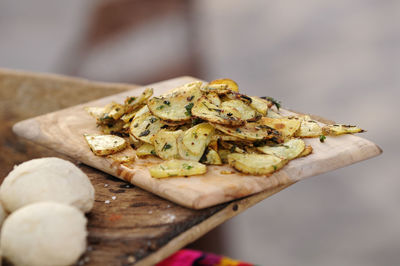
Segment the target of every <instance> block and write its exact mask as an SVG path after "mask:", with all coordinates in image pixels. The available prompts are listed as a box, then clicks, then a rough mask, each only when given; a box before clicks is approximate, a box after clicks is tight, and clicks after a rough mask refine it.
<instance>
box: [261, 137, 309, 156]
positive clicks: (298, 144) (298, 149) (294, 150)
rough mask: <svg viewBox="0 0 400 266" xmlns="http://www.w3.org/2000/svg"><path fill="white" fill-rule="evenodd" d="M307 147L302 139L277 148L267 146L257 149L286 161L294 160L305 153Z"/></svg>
mask: <svg viewBox="0 0 400 266" xmlns="http://www.w3.org/2000/svg"><path fill="white" fill-rule="evenodd" d="M305 146H306V144H305V143H304V141H303V140H302V139H290V140H288V141H285V142H284V143H282V144H278V145H275V146H267V145H266V146H261V147H257V150H259V151H260V152H262V153H265V154H270V155H275V156H277V157H279V158H282V159H285V160H292V159H294V158H296V157H298V156H299V155H300V154H301V153H302V152H303V151H304V148H305Z"/></svg>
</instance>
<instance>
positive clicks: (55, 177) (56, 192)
mask: <svg viewBox="0 0 400 266" xmlns="http://www.w3.org/2000/svg"><path fill="white" fill-rule="evenodd" d="M0 199H1V201H2V203H3V206H4V208H5V209H6V210H7V211H9V212H13V211H15V210H16V209H18V208H21V207H23V206H25V205H27V204H30V203H34V202H39V201H56V202H61V203H66V204H71V205H73V206H75V207H77V208H79V209H81V210H82V211H83V212H88V211H90V210H91V209H92V207H93V202H94V188H93V186H92V184H91V183H90V180H89V178H88V177H87V175H86V174H85V173H84V172H82V171H81V170H80V169H79V168H78V167H76V166H75V165H74V164H73V163H71V162H69V161H66V160H62V159H59V158H41V159H34V160H30V161H27V162H24V163H22V164H20V165H18V166H16V167H14V169H13V170H12V171H11V172H10V173H9V174H8V176H7V177H6V178H5V179H4V181H3V184H2V185H1V187H0Z"/></svg>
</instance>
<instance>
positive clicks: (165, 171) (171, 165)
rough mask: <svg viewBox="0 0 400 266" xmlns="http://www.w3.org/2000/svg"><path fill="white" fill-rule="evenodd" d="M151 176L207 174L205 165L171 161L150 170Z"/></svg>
mask: <svg viewBox="0 0 400 266" xmlns="http://www.w3.org/2000/svg"><path fill="white" fill-rule="evenodd" d="M149 171H150V174H151V176H152V177H155V178H165V177H175V176H192V175H201V174H204V173H205V172H207V167H206V166H205V165H204V164H201V163H199V162H194V161H186V160H177V159H173V160H169V161H165V162H163V163H160V164H159V165H155V166H151V167H150V168H149Z"/></svg>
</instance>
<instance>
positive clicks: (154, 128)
mask: <svg viewBox="0 0 400 266" xmlns="http://www.w3.org/2000/svg"><path fill="white" fill-rule="evenodd" d="M163 126H164V124H163V123H162V122H161V120H160V118H158V117H156V116H154V115H151V114H150V113H145V114H144V115H141V116H139V117H135V118H134V119H133V120H132V123H131V126H130V128H129V132H130V134H132V135H133V136H134V137H135V138H136V139H138V140H141V141H143V142H146V143H149V144H152V143H153V142H152V139H153V137H154V135H155V134H156V133H157V132H158V131H160V129H161V127H163Z"/></svg>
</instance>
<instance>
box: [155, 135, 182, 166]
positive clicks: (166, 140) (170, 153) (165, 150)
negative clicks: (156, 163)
mask: <svg viewBox="0 0 400 266" xmlns="http://www.w3.org/2000/svg"><path fill="white" fill-rule="evenodd" d="M182 133H183V131H182V130H177V131H167V130H164V129H162V130H160V131H158V132H157V134H155V136H154V140H153V143H154V149H155V151H156V154H157V155H158V156H159V157H160V158H161V159H163V160H168V159H174V158H178V157H179V152H178V144H177V138H178V137H179V136H180V135H181V134H182Z"/></svg>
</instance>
